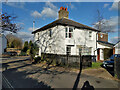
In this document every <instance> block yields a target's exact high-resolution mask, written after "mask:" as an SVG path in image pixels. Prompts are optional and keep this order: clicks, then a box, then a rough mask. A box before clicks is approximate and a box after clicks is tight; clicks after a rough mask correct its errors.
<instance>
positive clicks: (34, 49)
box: [28, 41, 39, 62]
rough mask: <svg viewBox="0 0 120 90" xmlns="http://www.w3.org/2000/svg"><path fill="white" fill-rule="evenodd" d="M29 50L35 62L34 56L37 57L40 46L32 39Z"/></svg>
mask: <svg viewBox="0 0 120 90" xmlns="http://www.w3.org/2000/svg"><path fill="white" fill-rule="evenodd" d="M29 45H30V46H29V47H30V48H29V49H28V50H29V51H28V53H29V55H30V58H31V61H33V62H34V57H35V55H36V54H37V53H38V50H39V49H38V46H37V44H35V43H32V41H30V42H29Z"/></svg>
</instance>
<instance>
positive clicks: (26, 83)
mask: <svg viewBox="0 0 120 90" xmlns="http://www.w3.org/2000/svg"><path fill="white" fill-rule="evenodd" d="M26 60H28V59H25V60H24V59H23V60H19V61H12V62H8V63H4V64H3V67H4V68H6V69H5V70H4V71H3V72H2V73H3V74H4V76H5V77H6V78H7V79H8V81H10V83H11V84H12V85H13V87H15V88H46V89H51V86H49V85H47V84H46V83H44V81H40V82H39V81H38V80H37V79H33V78H30V77H28V75H33V74H36V73H38V74H39V75H38V78H39V76H40V75H42V74H52V78H54V76H56V75H57V74H62V73H65V71H62V72H61V71H57V70H49V69H48V70H45V69H44V68H43V67H40V68H38V67H37V68H35V67H34V66H33V64H31V63H26V62H25V63H23V65H22V63H20V64H21V65H22V66H19V67H16V64H15V67H13V68H7V67H10V66H9V65H8V64H9V63H16V62H22V61H23V62H24V61H26ZM28 66H30V68H31V69H29V70H27V67H28ZM24 67H26V68H24ZM21 68H24V69H25V70H24V69H23V70H22V71H18V69H21ZM28 68H29V67H28ZM36 78H37V77H36Z"/></svg>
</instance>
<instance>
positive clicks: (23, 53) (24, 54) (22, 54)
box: [19, 52, 27, 56]
mask: <svg viewBox="0 0 120 90" xmlns="http://www.w3.org/2000/svg"><path fill="white" fill-rule="evenodd" d="M19 56H27V54H26V53H25V52H21V53H20V55H19Z"/></svg>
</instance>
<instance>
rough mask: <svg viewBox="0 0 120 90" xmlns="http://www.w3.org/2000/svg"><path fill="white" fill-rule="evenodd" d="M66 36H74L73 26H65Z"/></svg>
mask: <svg viewBox="0 0 120 90" xmlns="http://www.w3.org/2000/svg"><path fill="white" fill-rule="evenodd" d="M65 36H66V38H72V37H73V28H72V27H66V28H65Z"/></svg>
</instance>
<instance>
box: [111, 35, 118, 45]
mask: <svg viewBox="0 0 120 90" xmlns="http://www.w3.org/2000/svg"><path fill="white" fill-rule="evenodd" d="M119 40H120V37H112V38H111V39H110V42H112V43H114V44H115V43H117V42H118V41H119Z"/></svg>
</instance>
